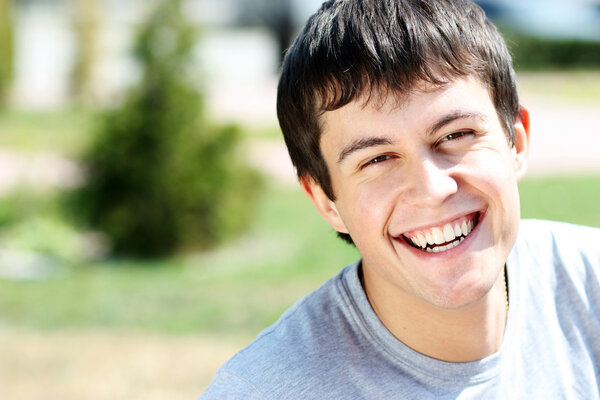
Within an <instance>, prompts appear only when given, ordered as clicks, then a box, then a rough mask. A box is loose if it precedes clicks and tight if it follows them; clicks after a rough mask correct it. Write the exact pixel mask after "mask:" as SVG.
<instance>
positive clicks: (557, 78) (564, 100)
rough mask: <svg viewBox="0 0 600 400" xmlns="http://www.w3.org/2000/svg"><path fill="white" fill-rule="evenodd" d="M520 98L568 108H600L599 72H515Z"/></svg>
mask: <svg viewBox="0 0 600 400" xmlns="http://www.w3.org/2000/svg"><path fill="white" fill-rule="evenodd" d="M517 84H518V85H517V86H518V88H519V93H520V95H521V97H524V98H526V99H527V98H529V97H535V98H542V99H544V100H553V101H555V102H560V103H561V104H566V105H569V106H584V107H596V106H598V107H600V71H599V70H580V71H568V72H565V71H537V72H524V71H519V72H517Z"/></svg>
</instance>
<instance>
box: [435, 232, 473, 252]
mask: <svg viewBox="0 0 600 400" xmlns="http://www.w3.org/2000/svg"><path fill="white" fill-rule="evenodd" d="M463 240H465V237H464V236H462V237H461V238H460V239H458V240H455V241H454V242H452V243H450V244H448V245H446V246H437V247H426V248H425V251H426V252H428V253H440V252H442V251H446V250H450V249H451V248H454V247H456V246H458V245H459V244H460V243H462V241H463Z"/></svg>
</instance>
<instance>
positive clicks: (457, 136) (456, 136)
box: [440, 131, 473, 143]
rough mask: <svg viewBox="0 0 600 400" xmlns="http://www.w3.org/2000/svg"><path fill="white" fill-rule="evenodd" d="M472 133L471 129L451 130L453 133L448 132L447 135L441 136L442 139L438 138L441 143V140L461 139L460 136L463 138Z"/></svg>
mask: <svg viewBox="0 0 600 400" xmlns="http://www.w3.org/2000/svg"><path fill="white" fill-rule="evenodd" d="M472 134H473V132H471V131H460V132H453V133H451V134H449V135H446V136H444V137H443V138H442V140H440V143H443V142H449V141H451V140H458V139H462V138H464V137H465V136H468V135H472Z"/></svg>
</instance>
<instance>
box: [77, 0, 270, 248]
mask: <svg viewBox="0 0 600 400" xmlns="http://www.w3.org/2000/svg"><path fill="white" fill-rule="evenodd" d="M195 39H196V36H195V31H194V29H192V27H191V26H190V25H188V24H187V23H186V22H185V20H184V19H183V17H182V15H181V11H180V4H179V1H168V0H167V1H163V2H162V3H161V4H160V5H159V8H158V9H157V11H156V12H155V13H154V14H153V15H152V16H151V17H150V19H149V21H148V22H147V24H146V25H145V26H144V27H143V29H142V30H141V32H140V35H139V37H138V40H137V45H136V48H135V55H136V57H137V59H138V61H139V62H140V65H141V66H142V71H143V75H142V79H141V81H140V83H139V84H138V85H137V86H136V87H134V88H133V89H132V90H131V92H130V93H129V96H128V98H127V99H126V101H125V103H124V104H123V106H122V107H121V108H119V109H117V110H114V111H112V112H109V113H108V115H107V116H106V118H105V119H104V122H103V124H102V126H101V129H100V131H99V134H98V136H97V140H96V141H95V143H94V144H93V145H92V146H91V150H90V151H89V152H88V153H87V154H86V156H85V157H84V163H85V165H87V167H88V176H87V182H86V184H85V185H84V186H83V187H82V188H81V189H80V190H79V191H78V192H77V193H76V194H75V197H74V198H75V200H76V201H75V210H76V211H78V214H79V216H81V217H83V219H84V220H85V221H86V222H87V223H88V224H89V225H90V226H91V227H92V228H94V229H98V230H100V231H102V232H104V233H105V234H107V235H108V236H109V237H110V238H111V240H112V245H113V250H114V252H115V253H117V254H122V255H133V256H148V257H154V256H165V255H168V254H170V253H172V252H173V251H176V250H179V249H181V248H183V247H194V248H207V247H210V246H212V245H214V244H216V243H217V242H219V241H221V240H224V239H226V238H228V237H230V236H231V235H233V234H235V233H238V232H240V231H241V229H243V228H244V227H246V226H247V225H248V223H249V222H250V219H251V216H252V215H253V209H254V206H255V199H256V195H257V193H258V190H259V184H260V179H259V177H258V175H257V174H256V173H254V172H253V171H251V170H249V169H248V168H247V167H245V166H244V165H243V164H242V163H241V162H240V161H239V157H238V156H237V154H236V147H237V144H238V142H239V140H238V139H239V132H238V129H236V128H235V127H232V126H226V127H217V126H214V125H212V124H210V123H209V122H207V121H206V120H205V119H204V118H203V115H202V110H203V103H202V97H201V95H200V93H199V92H198V91H197V89H195V88H194V87H195V85H194V84H193V83H192V80H191V79H189V76H190V74H189V68H190V58H191V55H192V49H193V46H194V44H195Z"/></svg>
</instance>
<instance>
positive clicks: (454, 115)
mask: <svg viewBox="0 0 600 400" xmlns="http://www.w3.org/2000/svg"><path fill="white" fill-rule="evenodd" d="M459 119H477V120H480V121H485V117H484V115H483V114H481V113H478V112H469V111H455V112H451V113H450V114H446V115H444V116H443V117H442V118H440V119H439V120H438V121H436V122H435V123H434V124H433V125H431V127H429V129H427V134H426V135H427V136H431V135H433V134H434V133H436V132H437V131H439V130H440V129H442V128H443V127H444V126H446V125H448V124H450V123H452V122H454V121H456V120H459Z"/></svg>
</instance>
